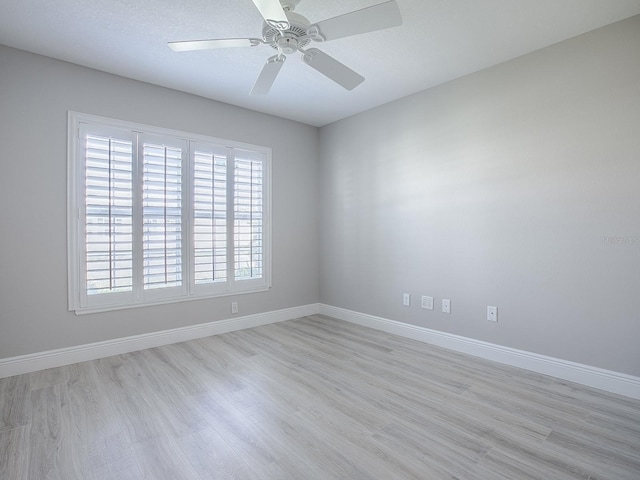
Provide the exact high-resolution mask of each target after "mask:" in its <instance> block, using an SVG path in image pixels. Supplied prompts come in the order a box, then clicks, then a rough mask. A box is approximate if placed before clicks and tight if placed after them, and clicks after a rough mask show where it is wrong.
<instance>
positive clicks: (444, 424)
mask: <svg viewBox="0 0 640 480" xmlns="http://www.w3.org/2000/svg"><path fill="white" fill-rule="evenodd" d="M232 478H233V479H241V480H253V479H256V480H264V479H269V480H275V479H291V480H301V479H305V480H306V479H317V480H326V479H381V480H394V479H420V480H438V479H458V480H483V479H486V480H503V479H504V480H519V479H544V480H565V479H583V480H585V479H589V480H595V479H601V480H615V479H627V480H638V479H640V401H635V400H631V399H628V398H625V397H621V396H615V395H611V394H607V393H604V392H601V391H598V390H593V389H589V388H585V387H582V386H578V385H575V384H570V383H568V382H565V381H561V380H557V379H554V378H551V377H546V376H542V375H538V374H533V373H530V372H527V371H523V370H518V369H515V368H511V367H506V366H504V365H500V364H494V363H491V362H487V361H483V360H479V359H477V358H474V357H467V356H464V355H460V354H456V353H452V352H449V351H446V350H442V349H439V348H435V347H432V346H429V345H426V344H423V343H419V342H415V341H411V340H408V339H405V338H400V337H395V336H392V335H388V334H385V333H382V332H378V331H375V330H371V329H367V328H363V327H360V326H356V325H351V324H348V323H343V322H340V321H338V320H334V319H330V318H327V317H322V316H312V317H306V318H302V319H298V320H293V321H289V322H283V323H279V324H273V325H268V326H264V327H259V328H255V329H251V330H244V331H239V332H234V333H228V334H225V335H219V336H215V337H209V338H205V339H200V340H194V341H190V342H185V343H180V344H175V345H169V346H165V347H160V348H153V349H149V350H144V351H140V352H136V353H131V354H126V355H118V356H115V357H110V358H106V359H101V360H96V361H91V362H84V363H80V364H76V365H71V366H67V367H61V368H54V369H50V370H45V371H41V372H36V373H31V374H26V375H19V376H15V377H11V378H6V379H1V380H0V479H2V480H22V479H31V480H43V479H60V480H74V479H82V480H92V479H109V480H113V479H135V480H140V479H153V480H164V479H167V480H178V479H232Z"/></svg>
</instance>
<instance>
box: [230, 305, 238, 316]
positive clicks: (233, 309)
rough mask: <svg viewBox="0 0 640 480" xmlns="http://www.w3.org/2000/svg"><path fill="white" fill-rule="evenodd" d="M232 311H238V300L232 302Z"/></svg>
mask: <svg viewBox="0 0 640 480" xmlns="http://www.w3.org/2000/svg"><path fill="white" fill-rule="evenodd" d="M231 313H238V302H231Z"/></svg>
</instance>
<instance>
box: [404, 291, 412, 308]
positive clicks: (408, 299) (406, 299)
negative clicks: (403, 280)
mask: <svg viewBox="0 0 640 480" xmlns="http://www.w3.org/2000/svg"><path fill="white" fill-rule="evenodd" d="M402 305H404V306H405V307H408V306H409V305H411V295H409V294H408V293H403V294H402Z"/></svg>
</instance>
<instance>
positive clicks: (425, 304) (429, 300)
mask: <svg viewBox="0 0 640 480" xmlns="http://www.w3.org/2000/svg"><path fill="white" fill-rule="evenodd" d="M420 306H421V307H422V308H426V309H427V310H433V297H427V296H426V295H423V296H422V302H421V304H420Z"/></svg>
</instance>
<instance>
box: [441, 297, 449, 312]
mask: <svg viewBox="0 0 640 480" xmlns="http://www.w3.org/2000/svg"><path fill="white" fill-rule="evenodd" d="M442 312H443V313H451V300H449V299H448V298H443V299H442Z"/></svg>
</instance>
